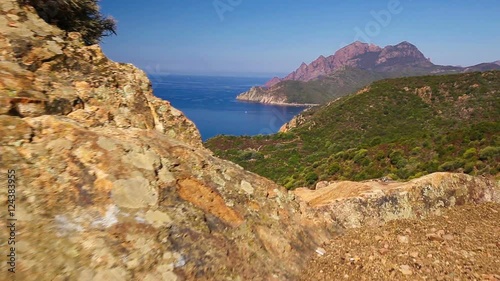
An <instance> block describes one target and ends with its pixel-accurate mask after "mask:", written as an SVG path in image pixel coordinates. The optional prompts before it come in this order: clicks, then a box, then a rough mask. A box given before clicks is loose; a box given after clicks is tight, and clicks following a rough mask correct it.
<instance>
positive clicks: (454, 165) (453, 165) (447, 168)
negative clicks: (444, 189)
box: [438, 160, 464, 172]
mask: <svg viewBox="0 0 500 281" xmlns="http://www.w3.org/2000/svg"><path fill="white" fill-rule="evenodd" d="M463 166H464V162H463V161H460V160H454V161H448V162H445V163H443V164H442V165H440V166H439V168H438V170H439V171H441V172H451V171H454V170H457V169H459V168H462V167H463Z"/></svg>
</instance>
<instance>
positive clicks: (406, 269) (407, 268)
mask: <svg viewBox="0 0 500 281" xmlns="http://www.w3.org/2000/svg"><path fill="white" fill-rule="evenodd" d="M399 270H400V271H401V273H403V275H412V274H413V271H412V270H411V267H410V266H409V265H406V264H404V265H401V266H400V267H399Z"/></svg>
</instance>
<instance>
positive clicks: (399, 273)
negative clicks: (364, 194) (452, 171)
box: [301, 203, 500, 281]
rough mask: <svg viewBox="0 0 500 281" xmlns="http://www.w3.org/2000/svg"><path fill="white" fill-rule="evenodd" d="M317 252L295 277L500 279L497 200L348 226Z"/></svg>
mask: <svg viewBox="0 0 500 281" xmlns="http://www.w3.org/2000/svg"><path fill="white" fill-rule="evenodd" d="M317 252H319V253H318V255H317V256H316V257H315V258H314V259H313V260H311V261H310V262H309V265H308V266H307V268H308V269H307V270H306V271H305V272H304V273H303V275H302V277H301V280H332V281H334V280H491V281H500V204H495V203H487V204H480V205H465V206H460V207H455V208H452V209H449V210H446V211H444V212H443V214H442V215H440V216H433V217H428V218H426V219H423V220H398V221H392V222H389V223H387V224H386V225H384V226H381V227H375V228H373V227H372V228H369V227H363V228H359V229H349V230H346V231H345V232H344V233H343V234H342V235H340V236H338V237H337V238H335V239H333V240H332V241H330V243H329V244H328V245H325V246H324V247H323V248H318V250H317ZM321 254H323V255H321Z"/></svg>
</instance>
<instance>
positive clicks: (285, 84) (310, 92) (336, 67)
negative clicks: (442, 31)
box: [237, 41, 500, 104]
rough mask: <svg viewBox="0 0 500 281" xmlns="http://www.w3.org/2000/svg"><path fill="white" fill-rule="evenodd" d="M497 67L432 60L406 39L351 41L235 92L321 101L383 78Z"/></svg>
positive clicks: (258, 98) (246, 97)
mask: <svg viewBox="0 0 500 281" xmlns="http://www.w3.org/2000/svg"><path fill="white" fill-rule="evenodd" d="M494 69H500V67H499V65H497V64H495V63H484V64H479V65H476V66H471V67H466V68H462V67H454V66H440V65H435V64H433V63H432V62H431V61H430V60H429V59H428V58H426V57H425V56H424V55H423V54H422V52H420V51H419V50H418V48H417V47H415V46H414V45H412V44H411V43H409V42H406V41H405V42H401V43H399V44H397V45H395V46H386V47H384V48H381V47H378V46H376V45H373V44H366V43H362V42H359V41H357V42H354V43H352V44H350V45H348V46H346V47H344V48H342V49H340V50H338V51H337V52H335V54H333V55H331V56H328V57H324V56H320V57H318V58H317V59H316V60H314V61H313V62H312V63H310V64H305V63H302V65H301V66H300V67H299V68H298V69H297V70H295V71H294V72H292V73H290V74H289V75H287V76H286V77H284V78H278V77H274V78H273V79H271V80H270V81H268V82H267V83H266V84H265V85H264V86H263V87H252V88H251V89H250V90H249V91H247V92H245V93H242V94H240V95H238V97H237V99H238V100H241V101H252V102H261V103H274V104H321V103H325V102H327V101H329V100H332V99H334V98H336V97H340V96H343V95H346V94H349V93H351V92H353V91H356V90H359V89H361V88H362V87H364V86H366V85H368V84H369V83H371V82H373V81H376V80H380V79H383V78H396V77H405V76H417V75H425V74H445V73H458V72H470V71H485V70H494Z"/></svg>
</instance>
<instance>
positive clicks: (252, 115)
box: [150, 75, 304, 141]
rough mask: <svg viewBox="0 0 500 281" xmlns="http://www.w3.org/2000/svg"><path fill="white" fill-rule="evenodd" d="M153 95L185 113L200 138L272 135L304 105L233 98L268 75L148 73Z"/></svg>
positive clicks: (262, 81)
mask: <svg viewBox="0 0 500 281" xmlns="http://www.w3.org/2000/svg"><path fill="white" fill-rule="evenodd" d="M150 78H151V81H152V84H153V91H154V95H155V96H157V97H159V98H161V99H164V100H168V101H170V102H171V103H172V105H173V106H174V107H175V108H177V109H179V110H181V111H182V112H184V114H185V115H186V116H187V117H188V118H189V119H191V120H192V121H193V122H194V123H195V124H196V127H198V129H199V130H200V133H201V136H202V138H203V140H204V141H205V140H207V139H209V138H211V137H214V136H216V135H222V134H223V135H236V136H240V135H250V136H252V135H259V134H273V133H276V132H277V131H278V130H279V128H280V127H281V126H282V125H283V124H284V123H286V122H288V121H290V120H291V119H292V118H293V117H294V116H295V115H297V114H298V113H300V112H301V111H302V110H304V107H294V106H276V105H264V104H258V103H247V102H240V101H237V100H236V96H237V95H238V94H240V93H242V92H245V91H247V90H248V89H250V87H252V86H256V85H262V84H264V83H265V82H266V81H267V80H269V79H268V78H250V77H209V76H185V75H150Z"/></svg>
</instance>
